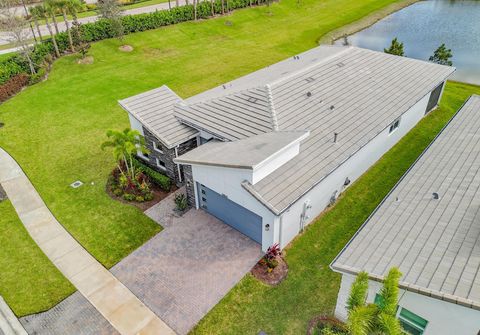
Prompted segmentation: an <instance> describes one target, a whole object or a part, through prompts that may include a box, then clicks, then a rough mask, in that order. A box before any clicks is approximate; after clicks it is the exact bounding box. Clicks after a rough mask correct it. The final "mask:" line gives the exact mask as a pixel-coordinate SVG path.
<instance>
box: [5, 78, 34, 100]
mask: <svg viewBox="0 0 480 335" xmlns="http://www.w3.org/2000/svg"><path fill="white" fill-rule="evenodd" d="M28 81H29V77H28V76H27V75H26V74H24V73H21V74H17V75H15V76H14V77H12V78H10V79H9V80H8V81H7V82H6V83H4V84H3V85H0V102H3V101H5V100H7V99H8V98H10V97H11V96H13V95H15V94H17V93H18V92H20V91H21V90H22V87H23V86H25V85H27V84H28Z"/></svg>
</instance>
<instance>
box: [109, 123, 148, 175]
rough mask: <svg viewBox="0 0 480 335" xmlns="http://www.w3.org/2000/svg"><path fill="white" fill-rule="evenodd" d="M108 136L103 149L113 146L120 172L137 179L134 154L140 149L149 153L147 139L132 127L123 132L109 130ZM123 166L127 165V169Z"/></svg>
mask: <svg viewBox="0 0 480 335" xmlns="http://www.w3.org/2000/svg"><path fill="white" fill-rule="evenodd" d="M107 136H108V138H109V139H110V140H109V141H106V142H104V143H103V144H102V149H105V148H107V147H111V148H113V157H114V158H115V160H116V161H117V167H118V169H119V171H120V173H121V174H122V175H123V176H125V177H126V178H129V179H131V180H133V179H135V176H136V171H135V165H134V163H133V156H134V155H135V153H137V152H138V151H141V152H142V153H144V154H148V150H147V149H146V147H145V139H144V138H143V136H141V135H140V133H139V132H138V131H137V130H132V129H130V128H127V129H125V130H124V131H123V132H122V131H118V130H109V131H107ZM122 166H125V168H126V171H124V170H123V168H122Z"/></svg>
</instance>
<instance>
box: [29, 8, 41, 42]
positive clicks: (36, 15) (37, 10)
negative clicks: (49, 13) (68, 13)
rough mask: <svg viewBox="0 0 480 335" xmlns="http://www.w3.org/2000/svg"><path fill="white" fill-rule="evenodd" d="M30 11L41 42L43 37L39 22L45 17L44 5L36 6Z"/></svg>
mask: <svg viewBox="0 0 480 335" xmlns="http://www.w3.org/2000/svg"><path fill="white" fill-rule="evenodd" d="M28 11H29V13H30V16H31V17H32V20H33V23H34V24H35V28H36V29H37V33H38V37H39V38H40V41H43V36H42V32H41V30H40V24H39V23H38V21H39V20H41V19H42V18H43V17H44V16H45V8H44V7H43V6H42V5H36V6H32V7H30V8H29V10H28Z"/></svg>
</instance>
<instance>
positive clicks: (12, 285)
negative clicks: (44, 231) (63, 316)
mask: <svg viewBox="0 0 480 335" xmlns="http://www.w3.org/2000/svg"><path fill="white" fill-rule="evenodd" d="M0 213H2V214H1V220H0V221H1V224H0V246H1V247H0V269H1V275H0V295H1V296H3V298H4V299H5V301H6V302H7V303H8V304H9V305H10V307H11V308H12V310H13V312H14V313H15V314H16V315H17V316H23V315H27V314H31V313H36V312H39V311H43V310H46V309H48V308H50V307H51V306H52V305H55V304H57V303H58V302H60V301H61V300H62V299H63V298H65V297H66V296H68V295H69V294H71V293H73V292H74V291H75V288H74V287H73V286H72V285H71V284H70V282H69V281H68V280H67V279H66V278H65V277H64V276H63V275H62V274H61V273H60V271H58V270H57V268H56V267H55V266H54V265H53V264H52V263H51V262H50V261H49V260H48V258H47V257H46V256H45V255H44V254H43V252H42V251H41V250H40V248H39V247H38V246H37V245H36V244H35V242H34V241H33V240H32V238H31V237H30V235H29V234H28V232H27V231H26V230H25V228H24V227H23V225H22V223H21V222H20V219H19V218H18V216H17V214H16V213H15V210H14V208H13V206H12V204H11V203H10V201H8V200H6V201H3V202H0ZM32 288H35V289H32Z"/></svg>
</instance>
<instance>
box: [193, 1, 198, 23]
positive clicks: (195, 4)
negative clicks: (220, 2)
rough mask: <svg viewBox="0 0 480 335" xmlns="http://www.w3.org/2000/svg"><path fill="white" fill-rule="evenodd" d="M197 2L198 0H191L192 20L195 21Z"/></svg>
mask: <svg viewBox="0 0 480 335" xmlns="http://www.w3.org/2000/svg"><path fill="white" fill-rule="evenodd" d="M197 3H198V0H193V20H194V21H197Z"/></svg>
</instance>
